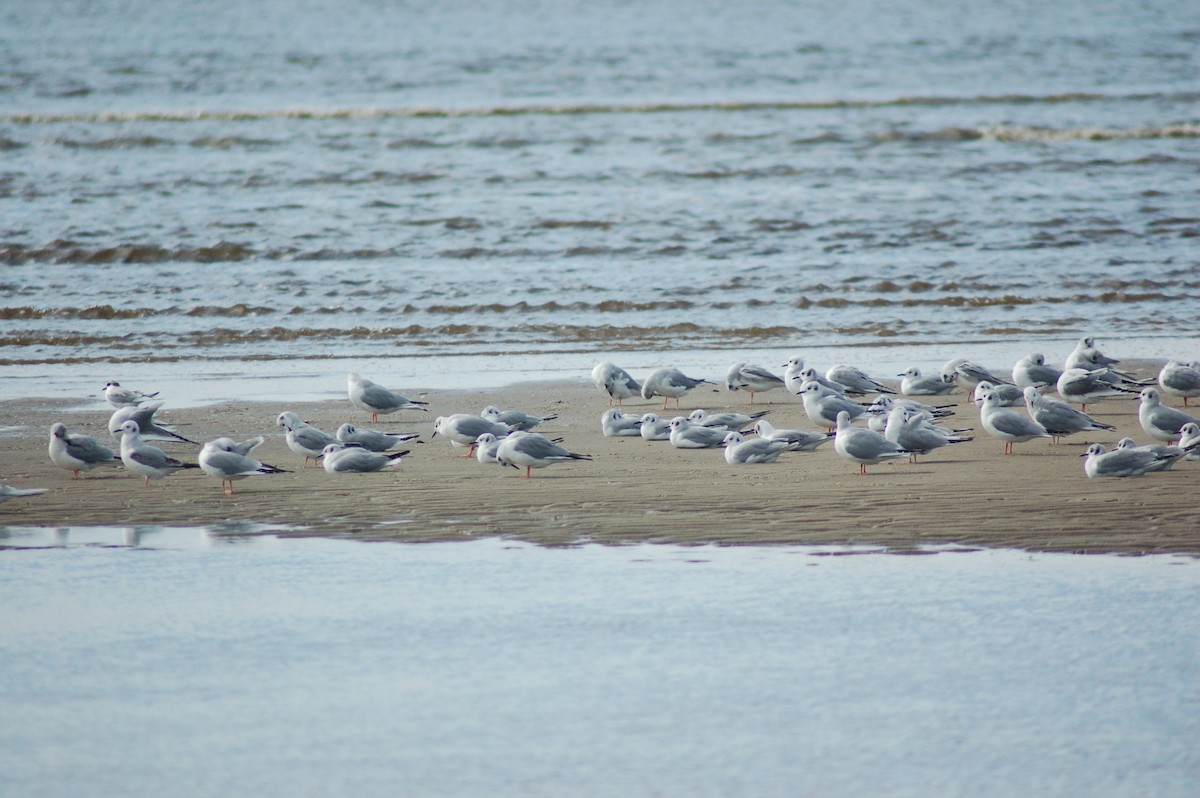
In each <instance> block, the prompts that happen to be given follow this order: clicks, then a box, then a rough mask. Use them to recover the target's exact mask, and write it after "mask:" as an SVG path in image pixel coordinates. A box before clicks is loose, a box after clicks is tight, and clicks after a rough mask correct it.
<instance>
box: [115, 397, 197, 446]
mask: <svg viewBox="0 0 1200 798" xmlns="http://www.w3.org/2000/svg"><path fill="white" fill-rule="evenodd" d="M164 404H166V402H152V403H150V404H148V405H141V406H140V407H134V406H127V407H120V408H117V409H116V410H115V411H114V412H113V414H112V415H111V416H110V417H109V419H108V431H109V432H110V433H112V434H113V435H116V434H117V433H118V432H119V431H120V429H121V425H122V424H124V423H125V422H126V421H132V422H134V423H135V424H137V425H138V429H139V430H141V435H142V438H144V439H146V440H163V441H183V442H184V443H195V444H196V445H197V446H199V445H200V444H198V443H196V442H195V441H193V440H189V439H188V438H185V437H183V436H182V435H180V434H179V433H178V432H175V430H174V429H172V428H171V427H170V426H169V425H167V424H159V423H157V422H155V420H154V414H155V413H157V412H158V409H159V408H160V407H162V406H163V405H164Z"/></svg>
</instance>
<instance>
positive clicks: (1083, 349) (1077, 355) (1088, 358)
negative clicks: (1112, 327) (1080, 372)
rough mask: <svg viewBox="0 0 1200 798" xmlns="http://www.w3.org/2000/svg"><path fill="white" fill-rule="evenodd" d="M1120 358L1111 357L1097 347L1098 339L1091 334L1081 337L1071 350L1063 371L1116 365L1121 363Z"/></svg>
mask: <svg viewBox="0 0 1200 798" xmlns="http://www.w3.org/2000/svg"><path fill="white" fill-rule="evenodd" d="M1120 362H1121V361H1120V360H1117V359H1116V358H1113V357H1109V356H1108V355H1106V354H1104V353H1103V352H1101V351H1100V350H1099V349H1097V348H1096V339H1095V338H1093V337H1092V336H1090V335H1087V336H1084V337H1083V338H1080V339H1079V342H1078V343H1076V344H1075V348H1074V349H1072V350H1071V354H1069V355H1067V359H1066V361H1065V362H1064V364H1063V371H1066V370H1067V369H1097V368H1104V367H1106V366H1115V365H1117V364H1118V363H1120Z"/></svg>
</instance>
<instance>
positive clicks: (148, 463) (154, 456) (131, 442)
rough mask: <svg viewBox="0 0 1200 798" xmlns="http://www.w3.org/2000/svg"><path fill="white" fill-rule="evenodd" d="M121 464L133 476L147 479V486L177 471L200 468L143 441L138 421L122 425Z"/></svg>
mask: <svg viewBox="0 0 1200 798" xmlns="http://www.w3.org/2000/svg"><path fill="white" fill-rule="evenodd" d="M120 432H121V462H122V463H124V464H125V467H126V468H127V469H129V471H130V472H131V473H133V474H137V475H138V476H141V477H145V478H146V485H147V486H148V485H149V484H150V480H152V479H165V478H166V477H167V476H169V475H170V474H173V473H175V472H176V471H182V470H183V469H185V468H199V467H200V466H198V465H197V464H196V463H184V462H181V461H179V460H176V459H175V458H174V457H168V456H167V453H166V452H164V451H163V450H162V449H159V448H158V447H156V446H151V445H150V444H148V443H146V441H145V440H143V439H142V436H141V431H140V430H139V429H138V425H137V422H136V421H132V420H130V421H124V422H122V423H121V429H120Z"/></svg>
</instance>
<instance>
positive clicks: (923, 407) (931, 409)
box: [867, 394, 955, 418]
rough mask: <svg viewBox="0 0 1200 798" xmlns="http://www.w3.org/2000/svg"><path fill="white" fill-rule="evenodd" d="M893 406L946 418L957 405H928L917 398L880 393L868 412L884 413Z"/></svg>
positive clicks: (890, 410)
mask: <svg viewBox="0 0 1200 798" xmlns="http://www.w3.org/2000/svg"><path fill="white" fill-rule="evenodd" d="M893 407H905V408H908V409H909V410H920V411H922V412H924V413H928V414H929V415H930V416H931V417H932V418H946V417H947V416H952V415H954V410H953V408H954V407H955V405H927V404H925V403H923V402H918V401H917V400H916V399H904V398H901V397H896V396H886V395H882V394H881V395H879V396H876V397H875V399H874V400H872V402H871V404H870V405H868V406H867V412H871V413H875V412H880V411H882V413H883V415H885V416H886V415H887V414H888V413H890V412H892V408H893Z"/></svg>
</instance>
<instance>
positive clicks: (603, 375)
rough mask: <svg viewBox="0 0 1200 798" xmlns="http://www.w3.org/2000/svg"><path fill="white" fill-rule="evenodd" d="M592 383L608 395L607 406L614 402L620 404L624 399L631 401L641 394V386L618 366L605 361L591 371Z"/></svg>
mask: <svg viewBox="0 0 1200 798" xmlns="http://www.w3.org/2000/svg"><path fill="white" fill-rule="evenodd" d="M592 382H594V383H596V387H597V388H599V389H600V390H602V391H604V392H605V393H606V394H608V406H609V407H612V403H613V401H614V400H616V403H617V404H622V403H623V402H624V400H626V399H632V398H633V397H635V396H638V395H639V394H641V392H642V386H641V385H639V384H638V381H637V380H635V379H634V378H633V376H632V375H630V373H629V372H628V371H626V370H625V369H623V368H621V367H620V366H615V365H613V364H612V363H609V362H608V361H607V360H605V361H604V362H602V363H597V364H596V367H595V368H593V369H592Z"/></svg>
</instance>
